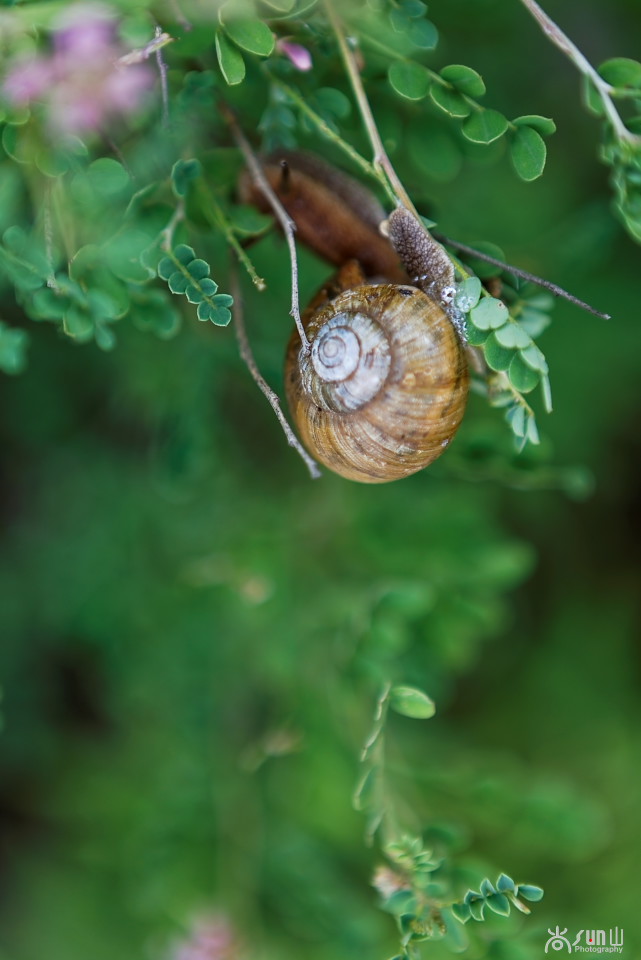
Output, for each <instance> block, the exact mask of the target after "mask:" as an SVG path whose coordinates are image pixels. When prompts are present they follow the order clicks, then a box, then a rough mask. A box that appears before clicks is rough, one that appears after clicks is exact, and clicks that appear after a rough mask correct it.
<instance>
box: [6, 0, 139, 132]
mask: <svg viewBox="0 0 641 960" xmlns="http://www.w3.org/2000/svg"><path fill="white" fill-rule="evenodd" d="M123 53H124V50H123V49H122V48H121V47H120V46H119V44H118V43H117V41H116V38H115V22H114V20H113V16H112V12H111V10H110V9H109V7H106V6H104V5H103V4H99V3H74V4H72V5H70V6H69V7H68V8H67V9H66V10H65V11H64V13H63V14H62V15H61V16H60V17H59V18H58V20H57V21H56V23H55V24H54V34H53V52H52V53H51V54H50V55H49V56H32V57H28V58H22V59H19V60H15V61H14V63H13V64H12V65H11V66H10V68H9V71H8V73H7V76H6V79H5V81H4V84H3V86H2V93H3V95H4V96H5V98H6V99H7V100H8V101H10V102H11V103H14V104H16V105H17V106H26V105H27V104H30V103H32V102H33V101H39V102H41V103H42V104H43V106H44V108H45V111H46V114H47V119H48V122H49V125H50V127H51V128H52V130H53V131H55V132H58V133H75V134H82V133H86V132H90V131H92V130H98V129H100V128H102V127H103V126H104V125H105V124H106V123H107V122H108V121H109V120H110V119H111V118H112V117H114V116H116V115H127V114H129V113H132V112H133V111H135V110H136V109H137V108H138V107H139V106H140V104H141V103H142V101H143V99H144V97H145V95H146V94H147V92H148V91H149V90H150V88H151V87H152V85H153V83H154V74H153V72H152V71H151V70H150V69H149V67H147V66H146V65H144V64H133V65H127V66H123V65H122V64H118V63H117V61H118V59H119V57H120V56H121V55H122V54H123Z"/></svg>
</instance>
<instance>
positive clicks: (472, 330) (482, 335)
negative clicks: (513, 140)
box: [465, 323, 490, 347]
mask: <svg viewBox="0 0 641 960" xmlns="http://www.w3.org/2000/svg"><path fill="white" fill-rule="evenodd" d="M489 336H490V331H489V330H480V329H479V328H478V327H475V326H474V325H473V324H472V323H467V324H466V325H465V340H466V342H467V343H469V345H470V346H471V347H480V346H482V344H484V343H485V341H486V340H487V339H488V337H489Z"/></svg>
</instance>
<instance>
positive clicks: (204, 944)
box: [171, 914, 239, 960]
mask: <svg viewBox="0 0 641 960" xmlns="http://www.w3.org/2000/svg"><path fill="white" fill-rule="evenodd" d="M238 957H239V954H238V943H237V940H236V936H235V933H234V931H233V929H232V927H231V925H230V923H229V921H228V920H227V919H226V917H223V916H221V915H219V914H210V915H209V916H205V917H201V918H200V919H197V920H195V921H194V922H193V924H192V929H191V931H190V933H189V934H188V936H187V937H186V938H185V940H182V941H181V942H180V943H177V944H176V945H175V949H174V950H173V951H172V953H171V960H238Z"/></svg>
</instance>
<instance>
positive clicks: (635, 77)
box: [599, 57, 641, 87]
mask: <svg viewBox="0 0 641 960" xmlns="http://www.w3.org/2000/svg"><path fill="white" fill-rule="evenodd" d="M599 73H600V74H601V76H602V77H603V79H604V80H605V81H606V83H609V84H610V85H611V86H612V87H641V63H639V62H638V61H637V60H630V59H629V58H628V57H613V58H612V60H606V61H605V63H602V64H601V66H600V67H599Z"/></svg>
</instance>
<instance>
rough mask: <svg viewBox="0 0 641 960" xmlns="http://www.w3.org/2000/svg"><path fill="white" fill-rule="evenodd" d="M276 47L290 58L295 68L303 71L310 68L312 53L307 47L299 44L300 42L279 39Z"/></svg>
mask: <svg viewBox="0 0 641 960" xmlns="http://www.w3.org/2000/svg"><path fill="white" fill-rule="evenodd" d="M276 47H277V49H278V50H279V51H280V52H281V53H284V54H285V56H286V57H287V58H288V59H289V60H291V62H292V63H293V64H294V66H295V67H296V69H297V70H301V71H303V72H305V71H307V70H311V69H312V66H313V63H312V55H311V53H310V52H309V50H308V49H307V47H303V46H301V44H300V43H290V41H289V40H279V41H278V42H277V44H276Z"/></svg>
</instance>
